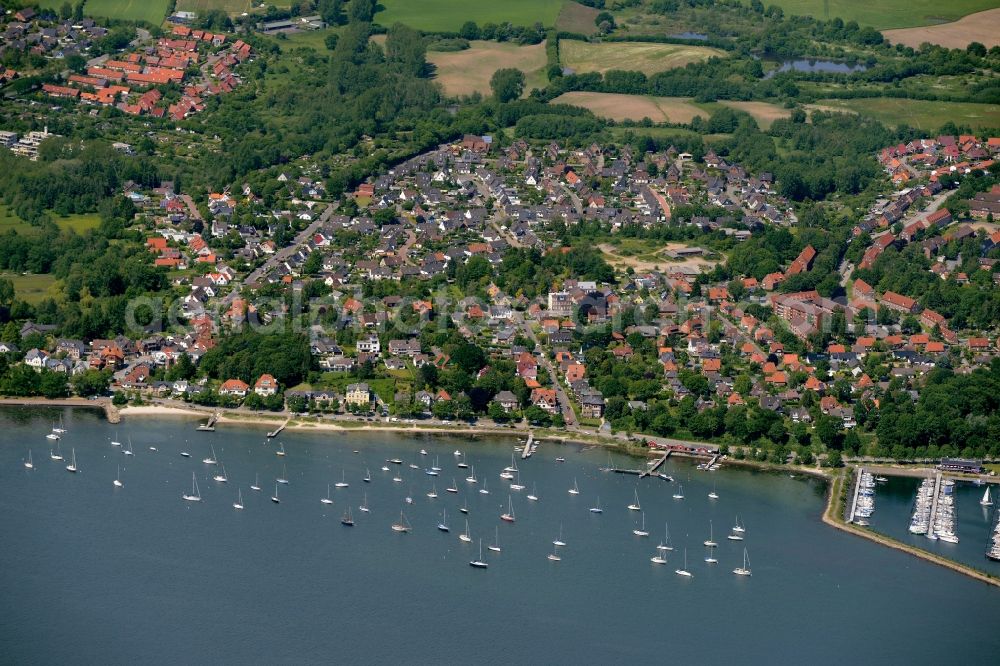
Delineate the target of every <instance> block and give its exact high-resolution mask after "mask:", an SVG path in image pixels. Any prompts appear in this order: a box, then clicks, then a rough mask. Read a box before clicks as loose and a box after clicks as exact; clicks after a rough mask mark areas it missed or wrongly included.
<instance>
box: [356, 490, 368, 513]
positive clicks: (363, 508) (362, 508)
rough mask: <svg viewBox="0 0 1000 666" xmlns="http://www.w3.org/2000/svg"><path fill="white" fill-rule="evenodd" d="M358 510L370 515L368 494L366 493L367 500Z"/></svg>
mask: <svg viewBox="0 0 1000 666" xmlns="http://www.w3.org/2000/svg"><path fill="white" fill-rule="evenodd" d="M358 509H359V510H361V512H362V513H368V511H369V509H368V493H365V499H364V501H363V502H362V503H361V506H359V507H358Z"/></svg>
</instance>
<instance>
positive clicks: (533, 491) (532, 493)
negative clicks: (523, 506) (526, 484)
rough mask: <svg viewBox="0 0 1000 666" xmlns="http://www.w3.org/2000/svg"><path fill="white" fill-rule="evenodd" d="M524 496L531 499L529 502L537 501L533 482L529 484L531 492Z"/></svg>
mask: <svg viewBox="0 0 1000 666" xmlns="http://www.w3.org/2000/svg"><path fill="white" fill-rule="evenodd" d="M525 497H527V498H528V500H529V501H531V502H537V501H538V495H537V494H536V493H535V484H531V494H530V495H525Z"/></svg>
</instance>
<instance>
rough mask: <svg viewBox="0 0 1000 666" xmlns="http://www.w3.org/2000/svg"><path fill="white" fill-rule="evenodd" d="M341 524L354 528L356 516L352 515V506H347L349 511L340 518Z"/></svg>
mask: <svg viewBox="0 0 1000 666" xmlns="http://www.w3.org/2000/svg"><path fill="white" fill-rule="evenodd" d="M340 524H341V525H344V526H346V527H354V516H353V515H351V505H350V504H348V505H347V511H345V512H344V515H343V516H341V517H340Z"/></svg>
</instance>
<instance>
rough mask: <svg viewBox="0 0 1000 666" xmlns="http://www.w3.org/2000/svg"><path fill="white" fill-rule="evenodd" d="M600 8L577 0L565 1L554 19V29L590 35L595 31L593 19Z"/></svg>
mask: <svg viewBox="0 0 1000 666" xmlns="http://www.w3.org/2000/svg"><path fill="white" fill-rule="evenodd" d="M600 13H601V10H599V9H594V8H593V7H588V6H586V5H581V4H580V3H579V2H572V0H571V1H570V2H567V3H566V4H564V5H563V8H562V11H560V12H559V18H557V19H556V29H557V30H559V31H560V32H573V33H576V34H578V35H592V34H594V33H595V32H597V23H595V19H596V18H597V15H598V14H600Z"/></svg>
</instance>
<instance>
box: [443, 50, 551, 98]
mask: <svg viewBox="0 0 1000 666" xmlns="http://www.w3.org/2000/svg"><path fill="white" fill-rule="evenodd" d="M427 60H428V61H429V62H431V63H432V64H434V66H435V67H437V73H436V75H435V79H436V80H437V81H438V82H439V83H440V84H441V85H442V87H443V88H444V91H445V93H446V94H448V95H455V96H457V95H471V94H472V93H474V92H480V93H482V94H483V95H489V94H490V77H491V76H493V72H495V71H496V70H498V69H503V68H505V67H516V68H517V69H519V70H521V71H522V72H524V75H525V78H526V80H527V85H526V86H525V90H524V92H525V93H528V92H530V91H531V89H532V88H537V87H540V86H543V85H545V83H544V80H545V44H534V45H531V46H518V45H516V44H506V43H503V44H501V43H498V42H486V41H476V42H472V46H471V48H469V49H466V50H465V51H451V52H447V53H443V52H436V51H431V52H430V53H428V54H427Z"/></svg>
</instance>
